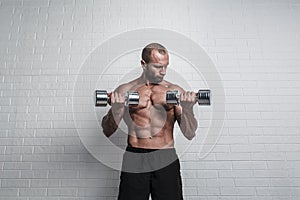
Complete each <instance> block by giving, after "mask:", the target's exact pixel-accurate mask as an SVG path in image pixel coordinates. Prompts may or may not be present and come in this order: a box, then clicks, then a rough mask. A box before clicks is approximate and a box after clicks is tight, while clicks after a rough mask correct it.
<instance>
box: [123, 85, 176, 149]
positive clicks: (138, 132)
mask: <svg viewBox="0 0 300 200" xmlns="http://www.w3.org/2000/svg"><path fill="white" fill-rule="evenodd" d="M142 93H144V94H142ZM164 93H165V91H163V92H162V93H161V94H160V93H156V92H155V91H153V90H151V89H150V93H149V90H145V89H143V90H140V91H139V94H140V102H139V105H138V106H136V107H130V108H129V116H128V117H130V118H131V119H130V120H125V122H126V124H127V125H128V131H129V134H128V143H129V146H132V147H137V148H147V149H163V148H173V147H174V141H173V127H174V122H175V120H174V118H175V116H174V109H173V106H168V105H164V104H163V103H162V102H161V101H160V100H159V99H162V98H165V97H163V96H161V95H162V94H164ZM127 119H128V118H127Z"/></svg>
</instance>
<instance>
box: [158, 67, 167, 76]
mask: <svg viewBox="0 0 300 200" xmlns="http://www.w3.org/2000/svg"><path fill="white" fill-rule="evenodd" d="M166 71H167V69H166V67H163V68H161V70H160V72H159V73H160V75H166Z"/></svg>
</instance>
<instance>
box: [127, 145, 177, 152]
mask: <svg viewBox="0 0 300 200" xmlns="http://www.w3.org/2000/svg"><path fill="white" fill-rule="evenodd" d="M158 150H160V151H164V152H175V148H166V149H145V148H138V147H131V146H127V147H126V151H128V152H133V153H151V152H154V151H158Z"/></svg>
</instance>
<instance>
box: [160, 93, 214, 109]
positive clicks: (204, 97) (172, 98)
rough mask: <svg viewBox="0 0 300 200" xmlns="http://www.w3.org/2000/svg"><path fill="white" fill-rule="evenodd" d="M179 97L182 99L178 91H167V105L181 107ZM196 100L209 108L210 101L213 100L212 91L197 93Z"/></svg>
mask: <svg viewBox="0 0 300 200" xmlns="http://www.w3.org/2000/svg"><path fill="white" fill-rule="evenodd" d="M179 97H180V93H179V91H177V90H174V91H167V93H166V101H167V104H176V105H179V104H180V101H179ZM196 99H197V102H198V104H199V105H200V106H209V105H210V99H211V94H210V90H199V91H198V93H196Z"/></svg>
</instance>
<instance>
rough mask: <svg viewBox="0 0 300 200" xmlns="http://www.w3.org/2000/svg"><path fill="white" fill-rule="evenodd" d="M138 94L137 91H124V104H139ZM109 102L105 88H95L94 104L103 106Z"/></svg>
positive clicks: (108, 95)
mask: <svg viewBox="0 0 300 200" xmlns="http://www.w3.org/2000/svg"><path fill="white" fill-rule="evenodd" d="M139 99H140V97H139V94H138V92H130V91H128V92H126V93H125V106H129V105H138V104H139ZM108 103H110V94H108V93H107V91H106V90H96V91H95V106H97V107H98V106H99V107H105V106H107V104H108Z"/></svg>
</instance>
